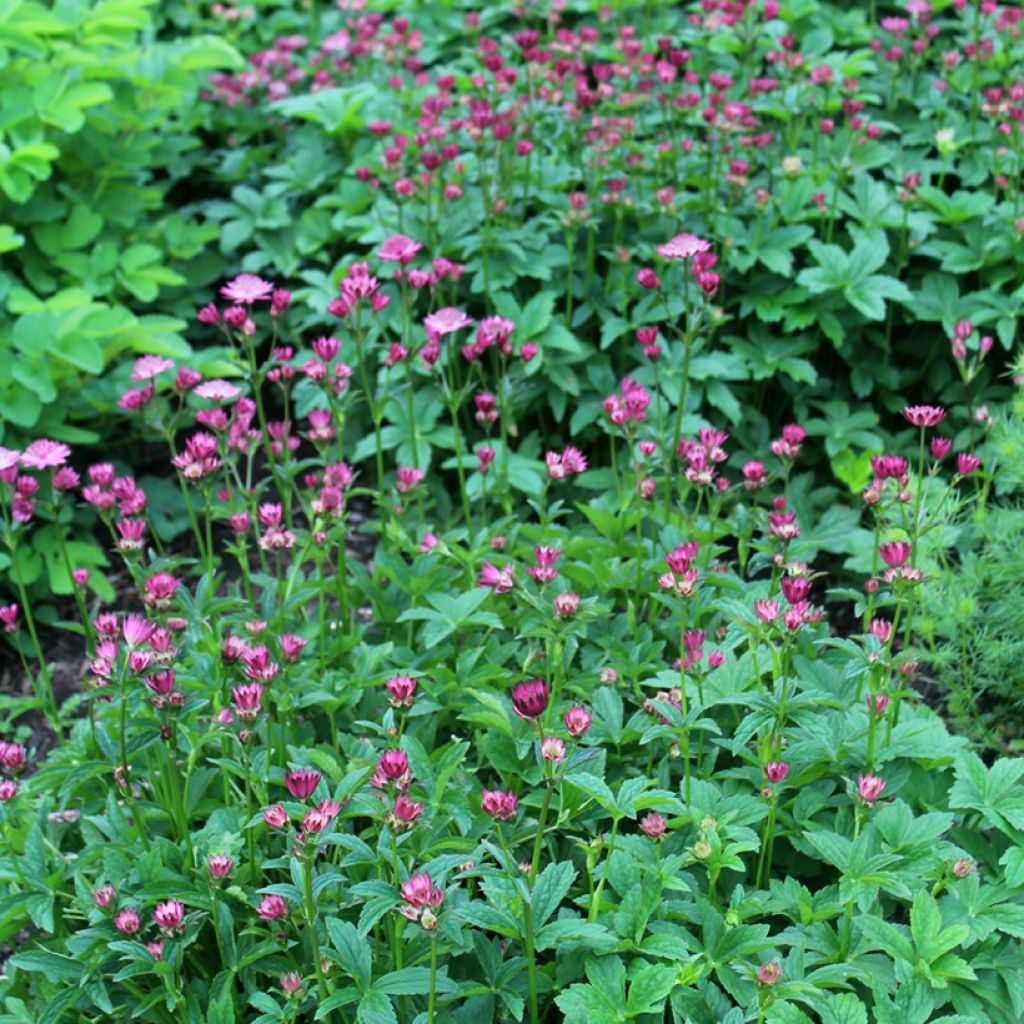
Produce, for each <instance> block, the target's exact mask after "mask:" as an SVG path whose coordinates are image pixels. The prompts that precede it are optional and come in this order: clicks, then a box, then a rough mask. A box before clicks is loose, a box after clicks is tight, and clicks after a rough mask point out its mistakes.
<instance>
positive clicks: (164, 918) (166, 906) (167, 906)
mask: <svg viewBox="0 0 1024 1024" xmlns="http://www.w3.org/2000/svg"><path fill="white" fill-rule="evenodd" d="M184 916H185V908H184V907H183V906H182V905H181V903H179V902H178V901H177V900H167V902H166V903H158V904H157V905H156V910H154V911H153V920H154V921H155V922H156V925H157V927H158V928H159V929H160V931H161V932H162V933H163V934H164V935H173V934H174V933H175V932H176V931H177V930H178V929H179V928H180V927H181V922H182V919H183V918H184Z"/></svg>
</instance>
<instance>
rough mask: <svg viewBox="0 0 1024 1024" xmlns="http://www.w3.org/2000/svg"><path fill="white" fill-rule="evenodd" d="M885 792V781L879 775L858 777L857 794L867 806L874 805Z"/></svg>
mask: <svg viewBox="0 0 1024 1024" xmlns="http://www.w3.org/2000/svg"><path fill="white" fill-rule="evenodd" d="M884 791H885V779H880V778H879V777H878V776H877V775H858V776H857V792H858V793H859V794H860V798H861V800H863V801H864V803H866V804H873V803H874V802H875V801H876V800H878V799H879V798H880V797H881V795H882V793H883V792H884Z"/></svg>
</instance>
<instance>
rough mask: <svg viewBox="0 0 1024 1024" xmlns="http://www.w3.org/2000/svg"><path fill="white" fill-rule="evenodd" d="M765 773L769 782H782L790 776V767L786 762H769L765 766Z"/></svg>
mask: <svg viewBox="0 0 1024 1024" xmlns="http://www.w3.org/2000/svg"><path fill="white" fill-rule="evenodd" d="M764 773H765V775H766V776H767V777H768V781H769V782H774V783H779V782H782V781H783V780H784V779H785V778H786V776H787V775H788V774H789V765H788V764H786V762H785V761H769V762H768V764H766V765H765V766H764Z"/></svg>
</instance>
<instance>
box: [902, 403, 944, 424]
mask: <svg viewBox="0 0 1024 1024" xmlns="http://www.w3.org/2000/svg"><path fill="white" fill-rule="evenodd" d="M903 418H904V419H905V420H906V421H907V422H908V423H912V424H913V425H914V426H915V427H937V426H938V425H939V424H940V423H941V422H942V421H943V420H944V419H945V418H946V410H945V409H943V408H942V406H940V405H908V406H907V407H906V408H905V409H904V410H903Z"/></svg>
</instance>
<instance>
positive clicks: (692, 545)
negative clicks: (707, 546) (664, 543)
mask: <svg viewBox="0 0 1024 1024" xmlns="http://www.w3.org/2000/svg"><path fill="white" fill-rule="evenodd" d="M698 548H699V545H698V544H697V542H696V541H695V540H692V541H689V542H688V543H686V544H680V545H679V546H678V547H676V548H675V549H674V550H673V551H671V552H669V554H667V555H666V556H665V564H666V565H667V566H668V570H669V571H668V572H666V573H662V575H661V576H659V577H658V586H659V587H661V589H662V590H671V591H673V592H674V593H676V594H678V595H679V596H680V597H690V596H691V595H692V594H693V592H694V589H695V587H696V585H697V579H698V577H699V575H700V573H699V572H698V571H697V570H696V569H693V568H691V567H690V566H691V563H692V562H693V560H694V558H696V557H697V551H698Z"/></svg>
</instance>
